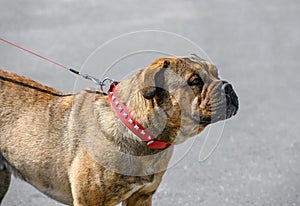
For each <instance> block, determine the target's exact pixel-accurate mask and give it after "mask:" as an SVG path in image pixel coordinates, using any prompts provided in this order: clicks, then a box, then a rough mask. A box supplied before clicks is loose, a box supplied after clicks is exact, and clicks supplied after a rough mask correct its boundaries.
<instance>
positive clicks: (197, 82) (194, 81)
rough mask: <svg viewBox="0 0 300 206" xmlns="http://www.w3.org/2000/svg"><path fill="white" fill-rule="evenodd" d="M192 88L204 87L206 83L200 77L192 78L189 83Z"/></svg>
mask: <svg viewBox="0 0 300 206" xmlns="http://www.w3.org/2000/svg"><path fill="white" fill-rule="evenodd" d="M188 84H189V85H190V86H199V87H202V86H203V84H204V82H203V80H202V79H201V78H200V77H199V76H195V77H192V78H191V79H190V80H189V83H188Z"/></svg>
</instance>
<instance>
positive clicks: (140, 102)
mask: <svg viewBox="0 0 300 206" xmlns="http://www.w3.org/2000/svg"><path fill="white" fill-rule="evenodd" d="M136 81H137V79H136V76H133V77H130V78H127V79H125V80H123V81H122V82H121V83H119V84H118V85H117V86H116V91H117V94H118V98H119V99H120V101H122V102H123V103H125V104H126V106H127V108H128V109H129V111H131V113H132V115H133V116H134V118H135V119H136V120H137V121H138V122H139V123H140V124H141V125H142V126H143V127H145V128H147V129H148V130H149V131H150V132H152V133H154V134H159V135H157V136H156V137H155V138H156V139H157V140H159V141H162V142H166V143H169V144H171V143H172V142H173V140H174V138H175V136H176V134H177V128H175V129H174V127H172V126H173V125H170V119H168V118H169V117H167V116H166V113H165V111H164V110H163V109H162V108H161V107H158V106H157V100H156V99H151V100H147V99H145V98H144V97H143V95H142V93H141V90H140V88H139V84H137V83H136ZM125 85H126V86H125ZM128 85H130V87H128Z"/></svg>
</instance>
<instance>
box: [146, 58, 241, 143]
mask: <svg viewBox="0 0 300 206" xmlns="http://www.w3.org/2000/svg"><path fill="white" fill-rule="evenodd" d="M141 75H142V79H143V82H142V83H141V84H140V92H141V94H142V96H143V97H144V98H145V99H146V100H147V101H148V109H147V110H148V112H147V115H148V119H150V120H151V122H152V125H154V126H153V127H154V128H158V127H163V128H161V129H160V130H161V138H162V139H164V140H165V141H171V142H173V141H175V143H176V142H182V141H184V140H185V139H187V138H188V137H191V136H194V135H196V134H198V133H199V132H201V131H202V130H203V129H204V128H205V126H207V125H209V124H210V123H214V122H217V121H220V120H225V119H228V118H230V117H232V116H233V115H235V114H236V113H237V110H238V107H239V103H238V97H237V95H236V93H235V91H234V90H233V87H232V85H231V84H230V83H228V82H227V81H224V80H221V79H220V78H219V76H218V70H217V68H216V67H215V66H214V65H212V64H211V63H209V62H208V61H205V60H203V59H201V58H199V57H198V56H196V55H192V56H188V57H167V58H160V59H157V60H156V61H154V62H152V63H151V64H150V65H149V66H148V67H147V68H145V69H144V70H143V71H142V73H141ZM162 125H163V126H162ZM172 132H173V134H171V135H170V133H172ZM175 133H176V135H175ZM173 135H175V136H176V140H174V139H172V138H171V136H173ZM166 136H169V137H166ZM168 138H169V139H168Z"/></svg>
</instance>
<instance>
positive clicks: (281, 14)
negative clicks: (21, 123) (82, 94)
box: [0, 0, 300, 206]
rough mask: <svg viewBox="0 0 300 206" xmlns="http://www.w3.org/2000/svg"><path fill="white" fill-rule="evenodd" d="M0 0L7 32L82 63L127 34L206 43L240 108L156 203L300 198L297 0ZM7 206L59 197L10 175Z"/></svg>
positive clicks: (35, 66)
mask: <svg viewBox="0 0 300 206" xmlns="http://www.w3.org/2000/svg"><path fill="white" fill-rule="evenodd" d="M0 3H1V7H0V31H1V36H2V37H4V38H7V39H10V40H12V41H14V42H16V43H19V44H21V45H23V46H26V47H28V48H31V49H34V50H35V51H38V52H40V53H42V54H45V55H47V56H49V57H51V58H53V59H55V60H58V61H59V62H63V63H65V64H67V65H70V66H73V67H77V68H79V67H80V66H81V65H82V64H83V62H84V61H85V59H86V58H87V57H88V55H89V54H90V53H91V52H93V51H94V50H95V49H96V48H97V47H98V46H99V45H101V44H102V43H104V42H106V41H107V40H109V39H112V38H114V37H116V36H118V35H121V34H123V33H126V32H131V31H136V30H142V29H157V30H166V31H171V32H175V33H177V34H180V35H183V36H185V37H187V38H189V39H191V40H192V41H194V42H195V43H196V44H198V45H199V46H201V47H202V48H203V49H204V50H205V51H206V52H207V53H208V55H209V56H210V58H211V59H212V60H213V61H214V62H215V63H216V64H217V65H218V66H219V69H220V73H221V75H222V77H223V78H226V79H228V80H230V81H231V82H232V83H233V84H234V86H235V88H236V91H237V93H238V95H239V98H240V104H241V108H240V112H239V114H238V116H236V117H235V118H233V119H232V120H229V121H227V122H226V124H225V128H224V132H223V134H222V139H221V142H220V144H219V146H218V148H217V150H216V151H215V152H214V153H213V154H212V156H210V158H209V159H208V160H206V161H204V162H199V155H200V154H199V153H200V149H201V146H202V145H203V139H204V137H205V135H200V137H198V138H197V139H196V142H195V144H193V146H192V149H191V150H189V152H188V153H187V155H186V156H185V157H184V158H183V159H182V160H181V161H180V162H179V163H177V164H176V165H175V166H174V167H172V168H171V169H169V170H168V172H167V174H166V176H165V178H164V181H163V183H162V185H161V186H160V188H159V190H158V192H157V194H156V196H155V199H154V205H165V206H174V205H189V206H195V205H201V206H214V205H218V206H223V205H224V206H229V205H230V206H235V205H243V206H250V205H251V206H252V205H257V206H261V205H266V206H267V205H274V206H296V205H300V138H299V133H300V121H299V119H298V118H299V117H300V110H299V105H300V86H299V83H300V82H299V75H300V70H299V68H298V67H299V64H300V58H299V57H300V56H299V50H300V41H299V37H300V27H299V23H300V21H299V19H300V13H299V11H300V3H299V1H296V0H291V1H281V0H252V1H245V0H227V1H221V0H212V1H196V0H189V1H179V0H173V1H159V0H154V1H148V2H145V3H143V4H141V3H140V1H138V0H132V1H129V0H127V1H118V2H117V1H98V0H93V1H84V0H75V1H70V0H63V1H47V2H46V1H34V0H29V1H26V3H25V2H22V3H21V2H20V1H15V0H12V1H4V0H0ZM134 43H135V42H132V44H134ZM162 45H164V46H165V47H166V48H167V47H168V46H170V47H171V46H174V45H172V44H169V45H168V41H165V42H162ZM119 46H120V48H122V46H123V47H126V44H125V45H119ZM120 48H118V47H116V48H115V49H116V50H118V49H120ZM182 51H183V50H180V48H178V49H177V51H175V52H178V54H179V53H180V54H181V53H182ZM192 52H193V51H191V53H192ZM0 54H1V55H0V67H1V68H3V69H6V70H9V71H14V72H18V73H20V74H23V75H26V76H28V77H31V78H33V79H35V80H37V81H39V82H42V83H44V84H47V85H49V86H52V87H55V88H58V89H61V90H63V91H65V92H71V91H73V85H74V81H75V78H74V77H73V76H72V75H70V74H68V73H67V72H65V71H62V70H59V69H56V67H54V66H52V65H49V64H48V63H47V62H44V61H42V60H40V59H37V58H35V57H32V56H30V55H27V54H24V53H23V52H20V51H17V50H16V49H14V48H12V47H10V46H6V45H4V44H2V43H0ZM107 55H108V56H113V55H114V51H113V50H112V51H108V52H107ZM142 63H144V64H145V62H142ZM136 64H137V65H138V64H141V62H137V63H136ZM133 65H134V64H133ZM99 68H104V67H103V65H99ZM100 70H101V69H100ZM99 72H100V71H99ZM80 81H84V80H80ZM189 143H191V142H189ZM178 150H179V152H180V151H182V150H183V149H182V148H181V147H179V148H178ZM3 205H4V206H16V205H20V206H21V205H24V206H25V205H32V206H34V205H59V204H58V203H55V202H54V201H52V200H50V199H48V198H47V197H45V196H43V195H42V194H40V193H39V192H37V191H36V190H35V189H33V188H32V187H31V186H29V185H27V184H25V183H22V182H20V181H18V180H15V179H14V180H13V184H12V186H11V188H10V191H9V193H8V195H7V197H6V198H5V200H4V203H3Z"/></svg>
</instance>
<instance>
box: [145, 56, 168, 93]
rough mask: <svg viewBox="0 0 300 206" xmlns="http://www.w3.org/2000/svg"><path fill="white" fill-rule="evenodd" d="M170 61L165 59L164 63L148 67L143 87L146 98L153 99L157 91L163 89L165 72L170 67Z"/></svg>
mask: <svg viewBox="0 0 300 206" xmlns="http://www.w3.org/2000/svg"><path fill="white" fill-rule="evenodd" d="M169 65H170V62H169V61H168V60H164V62H163V65H162V66H159V67H154V68H151V69H148V70H147V71H146V73H145V74H144V85H143V88H142V90H141V91H142V95H143V97H144V98H146V99H153V98H154V97H155V96H156V94H157V92H158V91H160V90H161V89H163V85H164V81H165V78H164V72H165V70H166V69H167V68H168V67H169Z"/></svg>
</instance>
